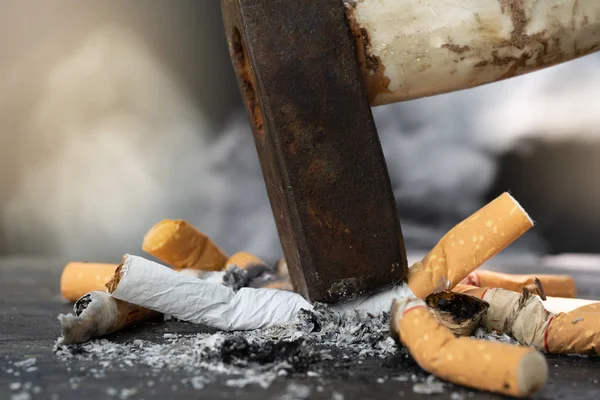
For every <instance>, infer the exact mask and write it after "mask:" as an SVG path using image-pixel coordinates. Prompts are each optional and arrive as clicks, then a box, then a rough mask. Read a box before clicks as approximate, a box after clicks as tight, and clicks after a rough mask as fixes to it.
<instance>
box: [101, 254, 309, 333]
mask: <svg viewBox="0 0 600 400" xmlns="http://www.w3.org/2000/svg"><path fill="white" fill-rule="evenodd" d="M107 289H108V291H109V293H110V294H111V295H112V296H113V297H114V298H116V299H119V300H122V301H125V302H128V303H132V304H137V305H139V306H141V307H144V308H148V309H151V310H154V311H157V312H160V313H163V314H167V315H172V316H173V317H175V318H177V319H180V320H182V321H188V322H192V323H196V324H205V325H208V326H211V327H214V328H218V329H221V330H225V331H234V330H252V329H260V328H266V327H270V326H275V325H281V324H285V323H289V322H291V321H293V320H294V319H295V317H296V316H297V314H298V311H300V310H301V309H307V310H311V309H312V305H311V304H310V303H308V302H307V301H306V300H305V299H304V298H303V297H302V296H300V295H299V294H297V293H292V292H288V291H283V290H275V289H253V288H241V289H240V290H239V291H237V292H235V291H234V290H232V289H231V288H229V287H227V286H224V285H222V284H218V283H213V282H207V281H204V280H202V279H196V278H193V277H189V276H186V275H184V274H180V273H177V272H175V271H173V270H171V269H170V268H167V267H165V266H164V265H161V264H158V263H155V262H153V261H150V260H147V259H144V258H142V257H138V256H133V255H129V254H127V255H125V257H124V259H123V262H122V263H121V264H120V265H119V267H118V268H117V270H116V271H115V275H114V277H113V279H112V280H111V281H110V282H109V283H108V284H107Z"/></svg>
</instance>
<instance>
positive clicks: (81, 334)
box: [58, 291, 160, 344]
mask: <svg viewBox="0 0 600 400" xmlns="http://www.w3.org/2000/svg"><path fill="white" fill-rule="evenodd" d="M73 312H74V313H75V315H73V314H67V315H65V314H60V315H59V316H58V320H59V321H60V326H61V331H62V342H63V343H64V344H76V343H84V342H87V341H88V340H90V339H93V338H98V337H102V336H105V335H108V334H109V333H112V332H116V331H118V330H121V329H123V328H126V327H128V326H130V325H133V324H135V323H138V322H142V321H145V320H148V319H151V318H154V317H158V316H159V315H160V314H159V313H157V312H155V311H151V310H148V309H145V308H143V307H140V306H137V305H134V304H130V303H126V302H124V301H120V300H117V299H114V298H112V297H111V296H110V295H109V294H107V293H104V292H100V291H92V292H90V293H87V294H85V295H84V296H82V297H81V298H80V299H79V300H77V302H76V303H75V305H74V306H73Z"/></svg>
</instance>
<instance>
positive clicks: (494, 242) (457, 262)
mask: <svg viewBox="0 0 600 400" xmlns="http://www.w3.org/2000/svg"><path fill="white" fill-rule="evenodd" d="M531 227H533V220H532V219H531V218H529V216H528V215H527V213H526V212H525V210H523V208H522V207H521V206H520V205H519V203H518V202H517V201H516V200H515V199H514V198H513V197H512V196H511V195H510V194H508V193H503V194H502V195H500V196H499V197H497V198H496V199H495V200H493V201H492V202H490V203H488V204H487V205H485V206H484V207H482V208H481V209H480V210H479V211H477V212H475V213H474V214H473V215H471V216H470V217H469V218H467V219H465V220H464V221H462V222H461V223H459V224H458V225H456V226H455V227H454V228H452V229H451V230H450V231H449V232H448V233H446V235H444V237H442V239H440V241H439V242H438V243H437V244H436V245H435V247H434V248H433V249H432V250H431V251H430V252H429V253H428V254H427V255H426V256H425V258H424V259H423V260H422V261H421V262H418V263H416V264H415V265H413V266H412V267H411V268H410V269H409V272H408V285H409V287H410V289H411V290H412V292H413V293H414V294H415V295H416V296H417V297H419V298H421V299H424V298H425V297H427V296H428V295H429V294H431V293H433V292H435V291H439V290H440V289H451V288H453V287H454V286H455V285H456V284H458V283H459V282H461V281H462V280H463V279H465V278H466V277H467V276H468V275H469V274H470V273H471V272H473V271H474V270H475V269H477V268H479V267H480V266H481V265H482V264H483V263H484V262H486V261H487V260H489V259H490V258H492V257H493V256H495V255H496V254H498V253H499V252H500V251H501V250H503V249H504V248H506V247H507V246H508V245H510V244H511V243H512V242H514V241H515V240H516V239H518V238H519V237H520V236H521V235H523V234H524V233H525V232H527V231H528V230H529V229H530V228H531Z"/></svg>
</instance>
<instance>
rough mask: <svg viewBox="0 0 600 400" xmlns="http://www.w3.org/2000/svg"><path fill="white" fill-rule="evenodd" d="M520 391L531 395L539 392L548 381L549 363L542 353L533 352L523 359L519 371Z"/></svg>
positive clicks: (518, 382)
mask: <svg viewBox="0 0 600 400" xmlns="http://www.w3.org/2000/svg"><path fill="white" fill-rule="evenodd" d="M517 376H518V380H517V384H518V386H519V391H520V392H521V393H523V394H525V395H530V394H533V393H536V392H537V391H539V390H540V389H541V388H542V387H543V386H544V385H545V384H546V381H547V380H548V362H547V361H546V358H545V357H544V355H543V354H542V353H539V352H537V351H532V352H530V353H527V354H525V355H524V356H523V358H521V361H520V362H519V368H518V370H517Z"/></svg>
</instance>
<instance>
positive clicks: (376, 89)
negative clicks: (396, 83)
mask: <svg viewBox="0 0 600 400" xmlns="http://www.w3.org/2000/svg"><path fill="white" fill-rule="evenodd" d="M359 1H360V0H359ZM359 1H348V0H346V1H344V5H345V8H346V16H347V21H348V25H349V28H350V32H352V35H353V36H354V41H355V43H356V53H357V54H356V56H357V59H358V63H359V65H360V69H361V70H362V72H363V76H364V78H365V86H366V90H367V96H368V97H369V101H370V102H372V101H373V99H374V98H375V97H376V96H377V95H378V94H380V93H391V91H390V90H389V85H390V79H389V78H388V77H387V76H385V65H384V64H383V63H382V62H381V58H380V57H377V56H375V55H374V54H372V52H371V40H370V38H369V33H368V32H367V30H366V29H365V28H363V27H362V26H360V24H359V23H358V21H357V20H356V18H355V16H354V7H356V4H357V3H358V2H359Z"/></svg>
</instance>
